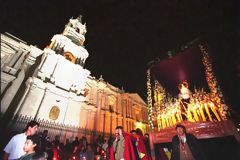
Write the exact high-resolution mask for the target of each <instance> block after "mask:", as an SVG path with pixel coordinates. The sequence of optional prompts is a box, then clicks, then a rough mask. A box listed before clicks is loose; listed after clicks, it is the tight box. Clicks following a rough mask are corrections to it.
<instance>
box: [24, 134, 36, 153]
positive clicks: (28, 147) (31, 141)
mask: <svg viewBox="0 0 240 160" xmlns="http://www.w3.org/2000/svg"><path fill="white" fill-rule="evenodd" d="M39 149H40V137H39V136H38V135H37V134H34V135H29V136H27V139H26V141H25V144H24V147H23V150H24V151H25V152H26V153H28V154H29V153H33V152H37V151H39Z"/></svg>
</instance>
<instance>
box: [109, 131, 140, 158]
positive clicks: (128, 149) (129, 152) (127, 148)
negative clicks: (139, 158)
mask: <svg viewBox="0 0 240 160" xmlns="http://www.w3.org/2000/svg"><path fill="white" fill-rule="evenodd" d="M123 137H124V151H123V158H124V160H136V157H135V154H134V149H133V144H132V141H131V136H130V134H129V133H123ZM110 160H115V157H114V150H113V146H112V147H111V148H110Z"/></svg>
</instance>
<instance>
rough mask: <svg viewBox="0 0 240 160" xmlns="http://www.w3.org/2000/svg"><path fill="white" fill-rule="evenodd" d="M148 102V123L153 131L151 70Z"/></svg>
mask: <svg viewBox="0 0 240 160" xmlns="http://www.w3.org/2000/svg"><path fill="white" fill-rule="evenodd" d="M147 94H148V97H147V102H148V122H149V126H150V129H151V130H153V129H154V127H153V108H152V89H151V75H150V69H148V70H147Z"/></svg>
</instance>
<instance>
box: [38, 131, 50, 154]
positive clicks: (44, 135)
mask: <svg viewBox="0 0 240 160" xmlns="http://www.w3.org/2000/svg"><path fill="white" fill-rule="evenodd" d="M40 138H41V151H43V152H45V151H46V146H47V142H48V130H46V129H45V130H44V131H43V132H42V133H41V134H40Z"/></svg>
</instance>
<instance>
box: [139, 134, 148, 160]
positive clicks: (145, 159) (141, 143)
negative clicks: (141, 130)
mask: <svg viewBox="0 0 240 160" xmlns="http://www.w3.org/2000/svg"><path fill="white" fill-rule="evenodd" d="M137 150H138V152H141V153H143V154H145V156H144V157H142V160H151V157H150V155H149V154H148V152H147V149H146V146H145V144H144V140H143V137H142V136H139V137H138V146H137Z"/></svg>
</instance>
